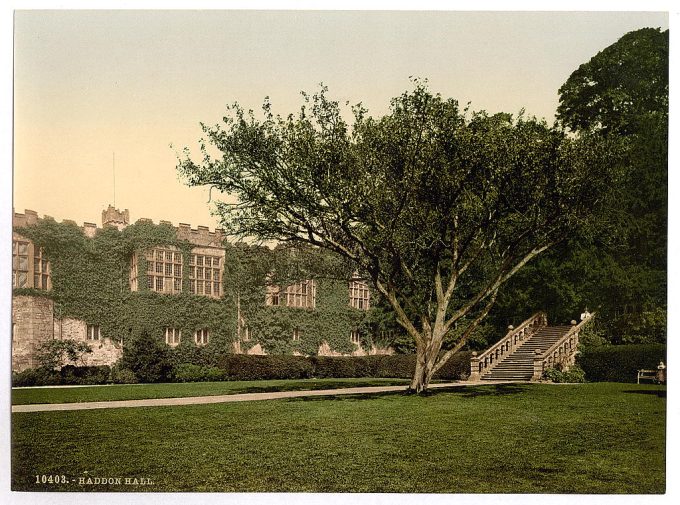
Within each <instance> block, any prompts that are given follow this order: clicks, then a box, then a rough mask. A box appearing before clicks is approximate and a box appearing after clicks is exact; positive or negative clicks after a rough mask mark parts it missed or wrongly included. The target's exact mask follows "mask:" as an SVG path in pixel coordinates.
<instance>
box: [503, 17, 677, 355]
mask: <svg viewBox="0 0 680 505" xmlns="http://www.w3.org/2000/svg"><path fill="white" fill-rule="evenodd" d="M558 117H559V118H560V120H561V121H562V123H563V124H564V125H566V126H568V127H569V128H571V129H572V130H573V131H574V132H576V135H577V136H586V135H588V134H590V133H591V132H593V131H599V132H601V133H602V134H604V135H606V136H609V137H618V138H621V139H622V145H623V146H624V147H625V153H624V156H623V158H622V171H621V177H620V178H617V179H613V180H611V181H610V184H609V195H608V198H609V200H610V202H613V203H610V204H609V205H607V206H606V207H604V208H603V211H602V212H601V213H600V215H598V216H597V218H596V219H595V223H596V225H597V226H595V227H593V228H592V229H590V230H589V231H588V233H583V232H582V233H579V234H575V235H572V237H571V239H570V240H569V241H568V242H565V243H564V244H562V245H560V246H558V247H557V248H555V249H554V250H553V251H551V252H548V253H547V254H546V255H544V256H543V257H542V258H540V259H539V261H537V262H536V263H534V264H533V265H528V266H527V268H525V269H524V270H523V271H522V272H519V274H518V275H517V276H516V277H515V278H514V279H513V280H511V281H510V283H509V285H508V286H507V289H506V290H505V292H503V293H501V296H500V297H499V302H498V309H499V310H498V311H497V312H496V313H495V314H493V317H494V319H495V324H497V325H500V324H503V323H504V324H509V323H510V321H509V320H510V319H511V318H514V317H516V316H517V315H518V314H529V313H531V312H533V311H534V310H536V309H537V308H542V309H544V310H546V311H547V313H548V314H549V317H550V318H551V321H555V322H567V321H569V320H570V319H572V318H574V317H576V316H577V314H578V312H577V313H576V314H575V313H574V311H577V310H583V308H584V307H586V306H587V307H590V308H591V310H593V309H594V310H597V312H598V324H599V325H600V328H601V330H602V331H601V334H600V337H601V338H604V339H605V340H606V341H608V342H613V343H630V342H640V343H642V342H665V339H666V337H665V328H664V324H663V320H664V318H665V316H664V314H665V312H666V309H667V308H666V291H667V286H668V284H667V267H666V259H667V227H668V213H667V209H668V182H667V180H668V31H667V30H666V31H664V32H661V31H660V30H658V29H653V28H644V29H641V30H637V31H633V32H630V33H628V34H626V35H624V36H623V37H622V38H621V39H620V40H619V41H617V42H616V43H614V44H612V45H611V46H609V47H607V48H605V49H604V50H603V51H601V52H600V53H598V54H597V55H596V56H594V57H593V58H592V59H591V60H590V61H589V62H587V63H584V64H583V65H581V66H580V67H579V68H578V70H576V71H575V72H574V73H573V74H572V75H571V76H570V77H569V79H568V80H567V82H566V83H565V84H564V85H563V86H562V87H561V88H560V106H559V108H558Z"/></svg>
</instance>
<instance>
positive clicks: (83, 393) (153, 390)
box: [12, 379, 409, 405]
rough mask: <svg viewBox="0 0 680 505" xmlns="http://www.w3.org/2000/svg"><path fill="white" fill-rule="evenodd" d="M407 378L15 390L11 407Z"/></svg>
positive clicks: (400, 381) (385, 383) (390, 383)
mask: <svg viewBox="0 0 680 505" xmlns="http://www.w3.org/2000/svg"><path fill="white" fill-rule="evenodd" d="M408 383H409V381H408V380H406V379H305V380H268V381H238V382H236V381H235V382H189V383H173V384H116V385H111V386H89V387H73V388H69V387H59V388H30V389H13V390H12V405H27V404H34V403H73V402H100V401H107V400H141V399H145V398H186V397H188V396H212V395H232V394H238V393H267V392H270V391H300V390H306V389H337V388H353V387H361V386H400V385H403V386H404V388H406V386H408Z"/></svg>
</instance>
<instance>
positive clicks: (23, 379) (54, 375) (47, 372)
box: [12, 367, 61, 387]
mask: <svg viewBox="0 0 680 505" xmlns="http://www.w3.org/2000/svg"><path fill="white" fill-rule="evenodd" d="M60 381H61V377H60V375H59V372H56V371H54V370H52V369H51V368H46V367H38V368H28V369H26V370H24V371H22V372H19V373H13V374H12V386H13V387H25V386H53V385H56V384H59V383H60Z"/></svg>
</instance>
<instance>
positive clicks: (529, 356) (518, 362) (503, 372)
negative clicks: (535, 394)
mask: <svg viewBox="0 0 680 505" xmlns="http://www.w3.org/2000/svg"><path fill="white" fill-rule="evenodd" d="M572 328H573V327H572V326H543V327H541V328H539V329H538V330H537V331H536V332H535V333H534V334H532V335H531V336H530V337H529V338H527V339H525V340H524V341H523V342H522V343H521V345H518V346H517V347H516V348H515V350H514V352H512V353H511V354H508V355H507V356H505V357H504V358H503V359H502V360H501V361H499V362H498V364H497V365H496V366H494V367H493V368H492V369H491V370H490V371H489V372H487V373H485V374H484V375H482V376H481V377H480V379H481V380H495V381H503V380H507V381H529V380H531V378H532V376H533V374H534V357H535V356H536V350H537V349H538V350H540V351H541V352H545V351H547V350H548V349H549V348H551V347H552V346H553V344H555V343H556V342H557V341H558V340H560V339H561V338H562V337H564V336H565V335H566V334H567V333H568V332H569V331H570V330H571V329H572Z"/></svg>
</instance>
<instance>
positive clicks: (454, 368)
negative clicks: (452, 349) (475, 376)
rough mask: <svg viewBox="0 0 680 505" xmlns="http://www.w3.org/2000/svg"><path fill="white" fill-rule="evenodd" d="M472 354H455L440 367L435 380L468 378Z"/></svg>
mask: <svg viewBox="0 0 680 505" xmlns="http://www.w3.org/2000/svg"><path fill="white" fill-rule="evenodd" d="M471 357H472V352H469V351H463V352H457V353H456V354H454V355H453V356H451V358H450V359H449V360H448V361H447V362H446V364H444V366H442V367H441V368H440V369H439V370H438V371H437V373H436V374H434V378H435V379H442V380H462V379H467V378H468V377H469V376H470V358H471Z"/></svg>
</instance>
